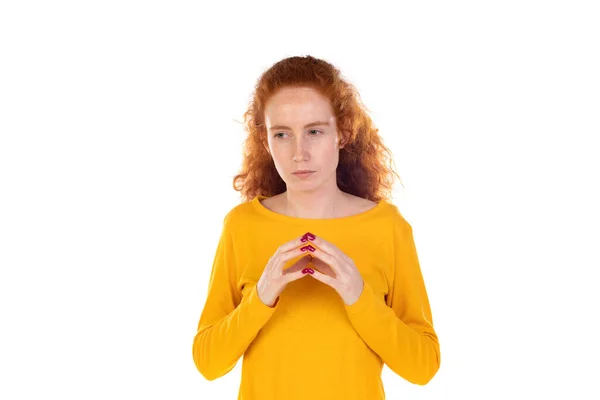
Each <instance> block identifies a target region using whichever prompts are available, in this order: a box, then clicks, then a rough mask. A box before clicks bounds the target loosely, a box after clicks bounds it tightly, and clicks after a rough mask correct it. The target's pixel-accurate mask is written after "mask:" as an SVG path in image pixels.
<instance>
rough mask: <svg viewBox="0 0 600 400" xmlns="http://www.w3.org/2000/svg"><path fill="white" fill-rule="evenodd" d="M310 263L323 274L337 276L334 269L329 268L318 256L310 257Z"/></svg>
mask: <svg viewBox="0 0 600 400" xmlns="http://www.w3.org/2000/svg"><path fill="white" fill-rule="evenodd" d="M312 264H313V265H314V267H315V268H316V269H318V270H319V271H321V272H322V273H324V274H325V275H329V276H331V277H332V278H337V275H336V273H335V271H334V270H333V269H331V267H330V266H329V265H328V264H325V263H324V262H323V261H321V260H319V259H318V258H316V257H314V258H313V259H312Z"/></svg>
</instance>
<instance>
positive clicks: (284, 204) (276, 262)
mask: <svg viewBox="0 0 600 400" xmlns="http://www.w3.org/2000/svg"><path fill="white" fill-rule="evenodd" d="M265 123H266V127H267V141H266V143H265V149H266V150H267V151H268V152H269V154H270V155H271V156H272V158H273V161H274V164H275V167H276V169H277V172H278V173H279V175H280V176H281V178H282V179H283V180H284V182H285V183H286V187H287V190H286V191H285V192H284V193H281V194H279V195H276V196H273V197H271V198H268V199H265V200H264V201H263V205H265V207H267V208H270V209H272V210H275V211H276V212H279V213H281V214H285V215H289V216H294V217H299V218H315V219H320V218H335V217H344V216H347V215H353V214H357V213H360V212H363V211H365V210H367V209H370V208H372V207H373V206H375V205H376V203H375V202H372V201H370V200H367V199H363V198H360V197H357V196H354V195H351V194H348V193H345V192H343V191H341V190H340V189H339V187H338V186H337V177H336V169H337V166H338V161H339V150H340V149H341V148H343V147H344V143H343V140H342V144H341V145H340V137H341V135H340V133H339V132H338V129H337V126H336V119H335V116H334V114H333V109H332V108H331V104H330V103H329V100H328V99H327V98H325V97H324V96H323V95H321V93H319V92H318V91H316V90H314V89H312V88H308V87H301V88H283V89H280V90H279V91H277V92H276V93H275V94H274V95H273V96H272V97H271V98H270V99H269V101H268V102H267V104H266V107H265ZM298 169H308V170H311V171H315V172H314V173H313V174H311V175H310V176H309V177H308V178H305V179H300V178H298V176H296V175H294V174H293V172H294V171H296V170H298ZM307 236H308V239H307V240H305V241H303V240H302V239H303V238H305V237H307ZM306 245H312V246H311V249H309V250H306V251H305V252H300V253H299V251H300V248H302V247H305V246H306ZM306 253H309V255H310V257H303V258H301V259H300V260H298V262H297V263H296V264H294V265H293V266H292V267H290V268H288V269H286V270H285V271H283V270H282V267H283V265H284V264H285V262H286V261H287V260H290V259H292V258H295V257H297V256H298V255H299V254H306ZM311 259H312V260H311ZM311 261H312V263H313V265H314V266H315V268H317V269H318V270H314V269H310V268H306V265H307V264H308V263H309V262H311ZM303 272H304V273H303ZM307 274H308V275H310V276H311V277H313V278H314V279H317V280H319V281H321V282H323V283H324V284H326V285H328V286H330V287H332V288H333V289H334V290H335V291H336V292H337V293H338V294H339V295H340V297H341V298H342V300H343V301H344V304H346V305H351V304H353V303H355V302H356V301H357V300H358V298H359V297H360V295H361V293H362V290H363V287H364V281H363V278H362V276H361V274H360V272H359V271H358V269H357V268H356V265H355V264H354V261H353V260H352V259H351V258H350V257H348V255H346V254H345V253H344V252H342V251H341V250H340V249H339V248H338V247H337V246H335V245H334V244H333V243H331V242H329V241H327V240H325V239H324V238H322V237H319V236H318V232H317V233H314V232H313V235H308V234H305V235H303V236H302V237H301V238H297V239H294V240H292V241H290V242H288V243H285V244H283V245H282V246H280V247H279V249H278V250H277V251H276V253H275V254H274V255H273V257H271V259H270V260H269V263H268V264H267V266H266V267H265V270H264V271H263V275H262V276H261V278H260V280H259V284H258V290H259V297H260V298H261V300H263V302H264V303H265V304H267V305H269V306H273V304H275V303H276V302H277V297H278V296H279V294H280V293H281V291H282V290H283V288H285V286H286V285H287V283H289V282H291V281H293V280H296V279H301V278H302V277H303V276H305V275H307Z"/></svg>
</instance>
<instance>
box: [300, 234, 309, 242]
mask: <svg viewBox="0 0 600 400" xmlns="http://www.w3.org/2000/svg"><path fill="white" fill-rule="evenodd" d="M307 240H308V238H307V237H306V235H304V236H302V239H300V241H301V242H302V243H304V242H306V241H307Z"/></svg>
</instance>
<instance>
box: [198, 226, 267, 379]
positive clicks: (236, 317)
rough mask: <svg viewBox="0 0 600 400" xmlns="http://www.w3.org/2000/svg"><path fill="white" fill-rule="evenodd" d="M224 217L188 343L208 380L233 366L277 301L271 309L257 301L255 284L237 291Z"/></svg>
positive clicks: (231, 249) (228, 230) (231, 245)
mask: <svg viewBox="0 0 600 400" xmlns="http://www.w3.org/2000/svg"><path fill="white" fill-rule="evenodd" d="M228 216H229V215H228ZM228 216H226V217H225V220H224V223H223V230H222V232H221V237H220V239H219V244H218V246H217V250H216V255H215V258H214V262H213V266H212V271H211V274H210V281H209V286H208V295H207V299H206V303H205V305H204V309H203V311H202V314H201V316H200V322H199V323H198V330H197V333H196V336H195V337H194V342H193V346H192V354H193V357H194V363H195V364H196V368H197V369H198V371H200V373H201V374H202V376H204V377H205V378H206V379H208V380H214V379H217V378H219V377H221V376H223V375H225V374H226V373H228V372H229V371H231V370H232V369H233V367H234V366H235V365H236V364H237V362H238V361H239V359H240V357H241V356H242V355H243V354H244V352H245V351H246V349H247V348H248V346H249V345H250V344H251V343H252V341H253V340H254V338H255V337H256V335H257V334H258V332H259V331H260V329H261V328H262V327H263V326H264V325H265V324H266V323H267V321H268V320H269V318H270V317H271V315H273V313H274V312H275V310H276V309H277V304H276V305H275V307H273V308H271V307H268V306H267V305H266V304H264V303H263V302H262V301H261V300H260V298H259V297H258V294H257V291H256V290H257V288H256V285H254V287H252V288H251V290H250V291H249V292H248V293H247V294H246V296H244V297H243V298H242V295H241V293H240V292H239V290H237V288H236V275H237V274H236V258H235V253H234V242H233V237H232V232H231V229H230V223H228V222H230V221H228V219H229V218H228Z"/></svg>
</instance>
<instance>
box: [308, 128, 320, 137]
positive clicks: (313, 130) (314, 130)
mask: <svg viewBox="0 0 600 400" xmlns="http://www.w3.org/2000/svg"><path fill="white" fill-rule="evenodd" d="M309 132H317V133H321V131H318V130H316V129H311V130H310V131H309ZM312 136H314V135H312Z"/></svg>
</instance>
